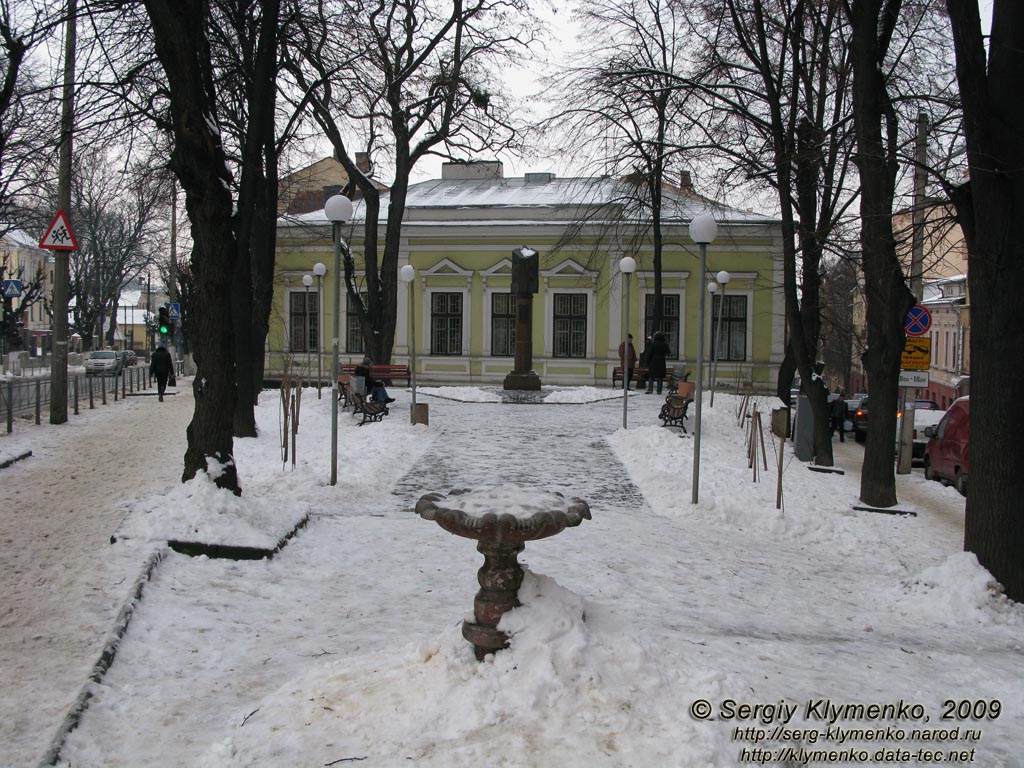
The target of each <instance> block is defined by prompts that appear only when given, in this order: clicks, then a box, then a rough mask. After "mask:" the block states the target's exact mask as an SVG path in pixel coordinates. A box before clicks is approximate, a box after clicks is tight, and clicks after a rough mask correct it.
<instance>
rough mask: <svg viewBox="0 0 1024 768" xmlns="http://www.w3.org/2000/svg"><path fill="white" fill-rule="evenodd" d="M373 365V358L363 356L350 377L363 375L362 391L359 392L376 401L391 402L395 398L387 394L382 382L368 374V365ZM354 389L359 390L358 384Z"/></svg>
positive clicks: (355, 378)
mask: <svg viewBox="0 0 1024 768" xmlns="http://www.w3.org/2000/svg"><path fill="white" fill-rule="evenodd" d="M372 365H373V360H371V359H370V356H369V355H366V356H365V357H364V358H363V362H362V363H360V364H359V365H357V366H356V369H355V370H354V371H353V372H352V379H353V380H357V377H360V376H361V377H363V379H362V380H363V382H364V383H363V391H362V392H360V393H359V394H364V395H366V396H367V397H369V398H370V399H371V400H373V401H374V402H378V403H393V402H395V398H393V397H389V396H388V391H387V390H386V389H385V388H384V382H383V381H381V380H380V379H374V378H372V377H371V376H370V366H372ZM356 391H357V392H359V387H358V384H357V385H356Z"/></svg>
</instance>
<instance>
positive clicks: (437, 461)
mask: <svg viewBox="0 0 1024 768" xmlns="http://www.w3.org/2000/svg"><path fill="white" fill-rule="evenodd" d="M515 394H516V396H517V397H510V402H503V403H466V402H454V401H450V400H442V399H440V398H432V397H431V398H427V402H429V404H430V428H431V429H438V430H440V431H441V434H440V435H439V437H438V438H437V439H436V440H435V441H434V444H433V446H432V447H431V449H430V450H429V451H427V453H426V454H424V455H423V456H421V457H420V460H419V461H418V462H416V464H415V465H413V466H412V467H411V468H410V470H409V472H408V473H407V474H406V476H405V477H403V478H402V480H401V481H399V483H398V484H397V485H396V487H395V489H394V494H395V495H396V496H399V497H400V498H402V500H403V502H404V503H406V504H409V505H411V506H415V503H416V501H417V500H418V499H419V497H420V496H422V495H423V494H424V493H429V492H430V491H437V490H446V489H449V488H474V487H477V486H481V485H490V484H495V483H504V482H510V483H522V484H526V485H531V486H537V487H541V488H544V489H546V490H553V491H558V492H560V493H563V494H565V495H566V496H579V497H580V498H582V499H584V500H585V501H587V503H589V504H590V506H591V508H592V509H594V510H599V509H602V508H608V507H632V508H634V509H638V510H639V509H644V508H646V506H647V502H646V501H645V500H644V497H643V495H642V494H641V493H640V490H639V489H638V488H637V487H636V486H635V485H634V484H633V483H632V482H631V481H630V479H629V476H628V475H627V474H626V470H625V468H624V467H623V466H622V464H621V463H620V462H619V460H618V459H617V458H616V457H615V455H614V454H613V453H612V451H611V448H610V447H609V446H608V443H607V442H606V441H605V440H604V436H605V435H607V434H608V433H609V432H610V431H612V430H613V429H614V428H615V425H616V423H617V419H620V418H621V416H620V415H619V414H621V410H622V408H621V404H620V402H619V401H616V400H604V401H600V402H596V403H587V404H581V405H568V406H562V407H561V408H552V407H550V406H544V405H543V404H542V403H543V396H545V395H547V394H548V393H547V392H544V393H515ZM524 395H525V397H523V396H524ZM515 400H520V402H515ZM466 409H474V410H482V411H486V412H487V414H486V423H487V424H488V425H489V427H490V428H489V429H487V430H481V429H480V428H479V425H480V418H479V414H474V418H473V419H469V420H467V419H465V418H464V416H462V415H461V414H464V413H465V411H466Z"/></svg>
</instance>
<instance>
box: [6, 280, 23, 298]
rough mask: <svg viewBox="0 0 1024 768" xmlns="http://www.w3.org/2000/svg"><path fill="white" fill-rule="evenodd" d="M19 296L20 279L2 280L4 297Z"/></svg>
mask: <svg viewBox="0 0 1024 768" xmlns="http://www.w3.org/2000/svg"><path fill="white" fill-rule="evenodd" d="M19 296H21V280H4V298H10V299H16V298H18V297H19Z"/></svg>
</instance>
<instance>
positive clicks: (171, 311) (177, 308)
mask: <svg viewBox="0 0 1024 768" xmlns="http://www.w3.org/2000/svg"><path fill="white" fill-rule="evenodd" d="M167 319H168V320H181V304H180V303H178V302H177V301H175V302H171V303H170V304H168V305H167Z"/></svg>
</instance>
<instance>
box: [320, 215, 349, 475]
mask: <svg viewBox="0 0 1024 768" xmlns="http://www.w3.org/2000/svg"><path fill="white" fill-rule="evenodd" d="M324 213H325V214H326V215H327V218H328V219H330V221H331V223H332V225H333V226H332V229H333V235H334V317H333V318H332V323H333V325H332V329H333V338H332V340H331V346H332V351H331V401H332V402H331V485H337V484H338V336H339V320H340V314H341V245H342V239H341V227H342V225H343V224H345V223H347V222H349V221H351V220H352V201H351V200H349V199H348V198H347V197H345V196H344V195H334V196H332V197H329V198H328V199H327V202H326V203H325V204H324Z"/></svg>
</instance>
